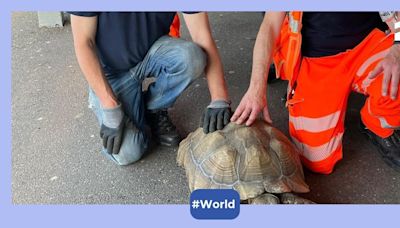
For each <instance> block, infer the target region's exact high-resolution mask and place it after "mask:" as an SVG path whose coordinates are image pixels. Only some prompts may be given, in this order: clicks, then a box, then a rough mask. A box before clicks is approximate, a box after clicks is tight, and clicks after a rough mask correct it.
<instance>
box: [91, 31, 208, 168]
mask: <svg viewBox="0 0 400 228" xmlns="http://www.w3.org/2000/svg"><path fill="white" fill-rule="evenodd" d="M205 65H206V55H205V53H204V52H203V50H202V49H201V48H200V47H199V46H197V45H196V44H194V43H192V42H188V41H184V40H181V39H175V38H171V37H169V36H163V37H161V38H160V39H158V40H157V41H156V42H155V43H154V44H153V46H152V47H151V48H150V50H149V51H148V53H147V55H146V56H145V58H144V59H143V61H142V62H140V63H138V64H137V65H136V66H135V67H133V68H132V69H130V70H129V71H127V72H123V73H118V74H113V75H106V78H107V81H108V82H109V84H110V85H111V88H112V90H113V91H114V93H115V95H116V96H117V98H118V100H119V102H121V104H122V107H123V110H124V112H125V115H126V116H127V117H129V119H130V120H131V122H132V124H128V125H127V126H126V128H125V132H124V138H123V141H122V145H121V149H120V151H119V154H116V155H114V154H113V155H110V154H108V153H107V152H106V151H105V149H104V148H103V149H102V152H103V154H104V155H106V156H107V157H108V158H110V159H111V160H112V161H114V162H115V163H117V164H118V165H128V164H131V163H133V162H135V161H138V160H139V159H140V158H141V157H142V156H143V154H144V153H145V152H146V150H147V147H148V143H149V135H148V133H147V132H146V131H145V127H146V123H145V117H144V115H145V109H148V110H157V109H165V108H169V107H171V106H172V105H173V104H174V102H175V100H176V99H177V98H178V96H179V95H180V94H181V93H182V92H183V91H184V90H185V89H186V88H187V87H188V86H189V85H190V84H191V83H192V82H193V81H194V80H195V79H197V78H198V77H200V76H201V75H202V74H203V72H204V68H205ZM146 77H154V78H155V79H156V81H155V82H153V83H152V84H150V85H149V88H148V90H147V94H146V100H145V99H144V94H143V92H142V82H143V80H144V79H145V78H146ZM89 107H90V108H91V109H92V110H93V111H94V113H95V114H96V116H97V119H98V122H99V124H100V125H101V123H102V109H101V105H100V102H99V99H98V98H97V96H96V95H95V93H94V92H93V91H92V90H91V89H89Z"/></svg>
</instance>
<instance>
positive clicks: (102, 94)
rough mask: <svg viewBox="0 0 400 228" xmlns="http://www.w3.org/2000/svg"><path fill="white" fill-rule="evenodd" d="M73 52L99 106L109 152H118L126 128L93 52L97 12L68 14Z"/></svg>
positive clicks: (120, 111) (102, 136)
mask: <svg viewBox="0 0 400 228" xmlns="http://www.w3.org/2000/svg"><path fill="white" fill-rule="evenodd" d="M71 27H72V33H73V37H74V46H75V53H76V57H77V59H78V63H79V65H80V67H81V69H82V72H83V74H84V75H85V77H86V80H87V81H88V83H89V85H90V87H91V88H92V89H93V91H94V93H95V94H96V96H97V97H98V98H99V100H100V104H101V106H102V123H101V128H100V137H101V138H102V140H103V147H104V148H105V149H106V151H107V153H109V154H118V153H119V150H120V148H121V145H122V138H123V134H124V129H125V114H124V113H123V111H122V107H121V104H119V103H118V101H117V98H116V97H115V95H114V93H113V91H112V88H111V87H110V85H109V84H108V82H107V80H106V78H105V76H104V73H103V70H102V67H101V65H100V61H99V58H98V56H97V52H96V42H95V38H96V30H97V16H93V17H82V16H75V15H71Z"/></svg>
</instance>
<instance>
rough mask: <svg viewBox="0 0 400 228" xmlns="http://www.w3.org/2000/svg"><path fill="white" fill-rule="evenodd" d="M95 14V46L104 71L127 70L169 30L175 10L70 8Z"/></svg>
mask: <svg viewBox="0 0 400 228" xmlns="http://www.w3.org/2000/svg"><path fill="white" fill-rule="evenodd" d="M69 13H71V14H74V15H78V16H85V17H93V16H97V17H98V24H97V33H96V46H97V49H98V55H99V57H100V61H101V63H102V66H103V68H104V71H105V73H106V74H113V73H118V72H122V71H127V70H129V69H130V68H132V67H134V66H135V65H136V64H138V63H139V62H140V61H142V60H143V58H144V57H145V55H146V53H147V51H148V50H149V49H150V47H151V46H152V45H153V43H154V42H155V41H156V40H157V39H158V38H160V37H161V36H163V35H167V34H168V33H169V29H170V26H171V24H172V21H173V19H174V16H175V14H176V12H165V13H161V12H157V13H156V12H146V13H145V12H136V13H130V12H123V13H120V12H69Z"/></svg>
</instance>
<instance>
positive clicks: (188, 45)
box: [180, 42, 207, 80]
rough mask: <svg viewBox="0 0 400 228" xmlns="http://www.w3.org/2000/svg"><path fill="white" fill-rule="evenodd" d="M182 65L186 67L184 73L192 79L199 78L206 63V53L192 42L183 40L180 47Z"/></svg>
mask: <svg viewBox="0 0 400 228" xmlns="http://www.w3.org/2000/svg"><path fill="white" fill-rule="evenodd" d="M180 51H181V53H180V55H181V57H182V61H184V64H183V66H185V67H186V69H185V71H186V74H187V75H188V76H189V77H191V79H192V80H195V79H197V78H199V77H200V76H201V75H202V74H203V73H204V69H205V67H206V64H207V58H206V54H205V53H204V51H203V49H202V48H201V47H200V46H198V45H197V44H195V43H193V42H185V43H184V44H183V47H182V48H181V49H180Z"/></svg>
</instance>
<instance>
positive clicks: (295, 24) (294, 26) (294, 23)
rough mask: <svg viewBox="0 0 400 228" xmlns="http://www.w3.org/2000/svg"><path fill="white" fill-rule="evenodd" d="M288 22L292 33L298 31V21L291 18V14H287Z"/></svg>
mask: <svg viewBox="0 0 400 228" xmlns="http://www.w3.org/2000/svg"><path fill="white" fill-rule="evenodd" d="M289 23H290V25H289V26H290V29H291V30H292V32H293V33H298V32H299V22H298V21H296V20H294V19H293V16H292V15H291V14H289Z"/></svg>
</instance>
